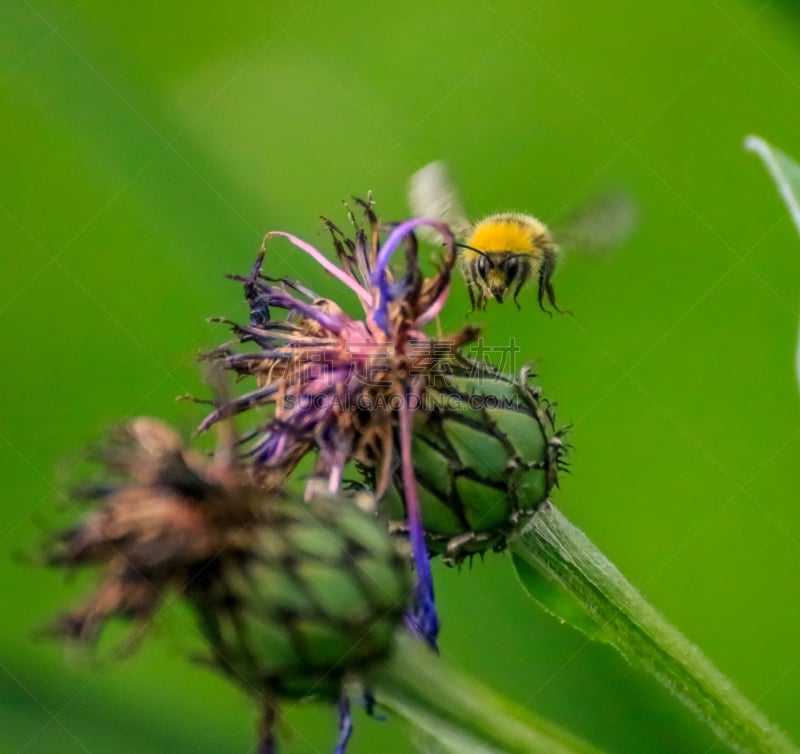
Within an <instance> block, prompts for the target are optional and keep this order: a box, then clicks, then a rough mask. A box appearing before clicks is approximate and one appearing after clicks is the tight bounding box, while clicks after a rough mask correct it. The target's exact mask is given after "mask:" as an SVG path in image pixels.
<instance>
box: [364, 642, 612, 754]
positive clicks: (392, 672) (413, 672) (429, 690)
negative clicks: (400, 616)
mask: <svg viewBox="0 0 800 754" xmlns="http://www.w3.org/2000/svg"><path fill="white" fill-rule="evenodd" d="M371 686H372V689H373V691H374V693H375V697H376V700H377V701H378V702H379V703H380V704H381V705H383V706H385V707H386V708H388V709H390V710H392V711H394V712H395V713H396V714H398V715H400V716H402V717H404V718H405V719H406V720H408V721H409V722H411V723H412V724H413V725H414V726H415V727H417V728H419V729H420V730H422V731H424V732H425V733H427V734H428V735H429V736H431V737H432V738H434V739H435V740H436V741H437V742H438V743H439V744H440V745H442V746H444V747H446V748H447V749H448V750H450V751H453V752H458V754H478V753H480V754H501V753H503V754H600V750H599V749H597V748H595V747H593V746H591V745H589V744H588V743H585V742H584V741H582V740H580V739H579V738H576V737H575V736H573V735H572V734H571V733H568V732H566V731H564V730H562V729H561V728H559V727H558V726H557V725H554V724H553V723H551V722H548V721H546V720H544V719H542V718H540V717H538V716H536V715H534V714H533V713H531V712H529V711H528V710H526V709H524V708H521V707H519V706H518V705H515V704H513V703H512V702H510V701H508V700H507V699H505V698H503V697H501V696H499V695H498V694H496V693H495V692H493V691H491V690H489V689H487V688H486V687H485V686H482V685H481V684H479V683H478V682H476V681H475V680H474V679H473V678H470V677H467V676H465V675H464V674H463V673H461V672H459V671H457V670H455V669H454V668H453V667H452V666H451V665H450V664H449V663H447V662H446V661H445V660H442V659H441V658H439V657H437V656H436V655H435V654H434V653H433V652H432V651H431V650H430V649H429V648H428V647H427V646H425V645H424V644H423V643H422V642H421V641H419V640H418V639H415V638H413V637H411V636H409V635H407V634H406V633H405V632H401V633H399V634H398V636H397V644H396V648H395V651H394V653H393V655H392V658H391V659H390V660H389V661H388V662H387V663H386V664H385V665H383V666H382V667H381V669H380V670H379V671H377V672H376V673H375V675H374V676H373V677H372V679H371Z"/></svg>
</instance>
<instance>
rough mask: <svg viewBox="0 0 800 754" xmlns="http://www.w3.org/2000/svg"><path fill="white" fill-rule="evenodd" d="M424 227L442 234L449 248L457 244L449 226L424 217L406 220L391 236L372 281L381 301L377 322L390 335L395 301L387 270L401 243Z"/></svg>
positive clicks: (385, 244)
mask: <svg viewBox="0 0 800 754" xmlns="http://www.w3.org/2000/svg"><path fill="white" fill-rule="evenodd" d="M422 225H427V226H429V227H431V228H434V229H435V230H437V231H438V232H439V233H441V235H442V237H443V238H444V239H445V242H446V243H447V244H448V246H450V245H452V244H453V243H455V239H454V238H453V234H452V233H451V231H450V228H448V227H447V225H445V224H444V223H440V222H436V220H427V219H425V218H424V217H415V218H414V219H413V220H406V221H405V222H403V223H400V225H398V226H397V227H396V228H395V229H394V230H393V231H392V232H391V233H390V234H389V237H388V238H387V239H386V241H385V242H384V244H383V246H381V249H380V251H379V252H378V258H377V259H376V260H375V269H374V270H373V271H372V278H371V279H370V282H371V283H372V285H374V286H375V287H376V288H377V289H378V294H379V301H378V302H376V305H375V314H374V317H375V322H376V323H377V325H378V327H380V328H381V329H382V330H383V331H384V332H385V333H387V334H388V333H389V303H390V302H391V301H392V300H393V295H392V291H391V290H390V285H389V282H388V280H387V279H386V270H387V268H388V266H389V260H390V259H391V257H392V255H393V254H394V253H395V251H397V248H398V246H399V244H400V241H402V240H403V239H404V238H405V237H406V236H407V235H408V234H409V233H411V232H412V231H413V230H414V228H418V227H420V226H422Z"/></svg>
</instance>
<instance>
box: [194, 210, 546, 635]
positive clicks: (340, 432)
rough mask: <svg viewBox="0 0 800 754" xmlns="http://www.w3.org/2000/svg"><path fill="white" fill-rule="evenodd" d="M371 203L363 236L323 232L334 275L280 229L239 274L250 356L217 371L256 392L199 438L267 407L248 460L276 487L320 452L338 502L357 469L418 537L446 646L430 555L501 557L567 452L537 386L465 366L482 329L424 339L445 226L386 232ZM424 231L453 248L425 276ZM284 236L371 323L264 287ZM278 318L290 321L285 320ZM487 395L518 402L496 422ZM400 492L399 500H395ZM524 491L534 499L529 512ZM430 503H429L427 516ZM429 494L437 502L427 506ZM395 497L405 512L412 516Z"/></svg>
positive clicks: (438, 281) (280, 284)
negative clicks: (277, 241)
mask: <svg viewBox="0 0 800 754" xmlns="http://www.w3.org/2000/svg"><path fill="white" fill-rule="evenodd" d="M361 205H362V207H363V208H364V212H365V218H366V227H362V226H361V225H359V224H358V223H356V222H354V233H353V235H352V237H350V236H347V235H346V234H344V233H343V232H342V231H341V230H340V229H339V228H338V227H337V226H336V225H334V224H333V223H332V222H331V221H329V220H325V222H326V225H327V227H328V229H329V231H330V233H331V236H332V239H333V246H334V249H335V252H336V256H337V259H338V265H337V264H335V263H334V262H332V261H330V260H329V259H327V258H326V257H325V256H324V255H323V254H322V253H321V252H320V251H318V250H317V249H316V248H314V247H313V246H311V245H310V244H308V243H306V242H305V241H303V240H301V239H299V238H297V237H295V236H293V235H291V234H288V233H283V232H272V233H268V234H267V236H266V237H265V239H264V243H263V244H262V248H261V251H260V253H259V255H258V258H257V260H256V263H255V265H254V267H253V269H252V271H251V273H250V274H249V275H248V276H246V277H238V276H237V277H234V279H236V280H238V281H240V282H242V283H243V284H244V292H245V298H246V300H247V302H248V304H249V307H250V322H249V324H247V325H239V324H236V323H229V324H231V325H232V327H233V329H234V332H235V333H236V334H237V335H238V338H239V343H245V344H251V347H249V348H248V349H242V348H241V346H240V345H239V344H236V343H228V344H226V345H224V346H223V347H221V348H219V349H217V350H215V351H214V352H212V353H211V354H209V358H212V359H214V360H217V361H219V362H221V363H222V364H224V366H225V367H227V368H229V369H232V370H234V371H235V372H237V373H238V374H239V375H251V376H254V377H255V378H256V384H257V387H256V389H255V390H252V391H250V392H248V393H246V394H244V395H242V396H240V397H239V398H236V399H234V400H232V401H229V402H227V403H225V404H224V405H222V406H220V407H219V408H218V409H217V411H215V412H213V413H212V414H211V415H209V416H208V417H207V418H206V420H205V421H204V422H203V424H202V425H201V429H205V428H208V427H209V426H211V425H213V424H214V423H215V422H216V421H217V420H218V418H219V417H220V416H224V415H229V414H231V413H239V412H242V411H246V410H249V409H253V408H259V409H262V410H264V413H262V414H261V415H262V416H264V418H263V419H262V420H261V421H260V423H258V424H257V425H256V427H255V428H254V429H253V430H252V431H251V432H250V433H249V434H248V436H247V441H246V443H244V445H243V447H242V454H243V456H244V457H245V458H247V459H249V461H250V462H251V463H252V464H253V466H254V468H256V469H258V472H257V473H258V474H260V475H261V478H263V479H264V480H265V481H266V483H269V481H270V480H271V479H273V478H274V476H275V475H285V474H287V473H288V472H290V471H291V470H292V469H293V468H294V467H295V466H296V464H297V463H298V461H299V460H300V459H301V458H302V457H303V456H304V455H305V454H306V453H309V452H314V453H315V454H316V459H317V460H316V464H317V465H316V473H315V476H316V477H323V478H325V479H326V480H327V483H328V486H329V489H330V490H331V491H335V490H338V489H340V488H341V487H342V484H343V482H344V481H345V479H344V475H345V469H346V468H347V466H348V464H350V463H353V462H354V463H355V464H356V465H357V467H358V469H359V471H360V472H361V473H362V474H363V475H364V477H365V478H366V481H367V483H368V486H369V487H370V488H371V489H373V490H374V492H375V494H376V496H377V497H378V498H380V499H382V500H383V501H384V502H383V503H382V505H381V510H384V511H387V512H388V514H389V515H388V517H389V518H390V519H391V521H392V528H393V530H394V531H396V532H403V533H404V534H406V535H407V537H408V540H409V542H410V545H411V550H412V555H413V559H414V564H415V568H416V571H417V581H418V585H417V602H416V606H415V609H414V611H413V613H412V615H411V616H409V625H410V627H411V628H412V630H415V631H417V632H419V633H421V634H423V635H424V636H425V637H426V638H427V639H428V641H429V642H430V643H431V644H433V645H435V642H436V635H437V631H438V621H437V618H436V612H435V609H434V605H433V584H432V580H431V572H430V564H429V552H433V553H439V552H441V553H446V554H448V557H449V558H450V559H451V560H453V561H457V560H459V559H460V558H462V557H464V555H466V554H471V553H474V552H479V551H483V550H484V549H487V548H489V547H494V548H497V547H500V546H501V545H502V542H501V537H502V535H501V534H500V533H498V526H497V522H498V520H502V521H503V526H506V525H510V523H509V522H511V523H513V519H514V514H515V513H516V512H517V510H518V509H519V508H520V507H521V506H522V507H525V508H526V509H528V510H533V509H534V508H535V506H536V505H538V504H539V503H540V502H541V501H542V500H544V499H545V498H546V495H547V492H548V491H549V489H550V487H551V486H552V484H553V483H554V482H555V472H556V468H557V465H558V451H559V449H560V448H561V447H562V445H561V443H560V440H559V439H558V437H557V434H556V433H555V431H554V430H553V427H552V416H551V415H550V414H548V413H547V412H546V411H544V410H543V408H541V406H540V401H539V397H538V393H536V392H535V391H534V390H532V389H530V388H529V387H528V385H527V374H525V375H523V378H522V379H521V380H513V379H511V378H505V377H503V376H502V375H501V374H500V373H499V372H497V370H494V369H493V368H492V367H490V366H488V365H487V364H483V363H479V362H474V361H470V360H469V359H467V358H465V356H464V355H463V353H462V350H463V347H464V346H465V344H467V343H469V342H470V341H472V340H474V339H475V338H476V337H477V334H478V331H477V329H476V328H474V327H466V328H463V329H462V330H460V331H459V332H457V333H455V334H453V335H450V336H448V337H441V336H439V337H433V336H430V335H428V334H426V332H425V331H424V328H425V326H426V325H427V324H428V323H430V322H432V321H433V320H435V319H436V318H437V316H438V315H439V313H440V312H441V310H442V308H443V306H444V304H445V301H446V299H447V296H448V293H449V290H450V279H451V274H452V272H453V269H454V265H455V262H456V246H455V241H454V238H453V235H452V233H451V232H450V230H449V228H447V226H445V225H442V224H441V223H438V222H435V221H431V220H426V219H412V220H408V221H406V222H403V223H400V224H398V225H396V226H394V227H392V228H391V229H387V231H386V232H382V229H381V226H380V224H379V222H378V219H377V217H376V216H375V214H374V212H373V210H372V206H371V203H370V202H361ZM420 228H425V229H428V228H433V230H435V231H436V232H438V234H439V235H440V236H441V239H442V245H443V253H442V255H441V259H440V260H439V266H438V269H437V271H436V272H435V273H434V274H433V275H431V276H430V277H427V278H426V277H425V276H424V275H423V273H422V271H421V268H420V265H419V262H418V246H417V240H416V237H415V230H417V229H420ZM277 236H282V237H285V238H287V239H288V240H289V241H290V242H291V243H292V244H293V245H294V246H295V247H296V248H298V249H299V250H301V251H303V252H305V253H306V254H308V255H309V256H311V257H312V258H313V259H314V260H315V261H317V262H318V263H319V264H320V265H322V266H323V268H324V269H325V270H327V271H328V272H329V273H330V274H331V275H333V276H334V277H335V278H337V279H338V280H339V281H340V282H341V283H343V284H344V285H345V286H346V287H347V288H349V289H350V291H351V292H352V293H353V294H355V296H356V297H357V298H358V300H359V301H360V303H361V305H362V308H363V317H358V318H353V317H351V316H349V315H348V314H346V313H345V311H344V310H343V308H342V307H341V306H339V305H338V304H337V303H336V302H334V301H333V300H331V299H330V298H321V297H319V296H317V294H315V293H314V292H313V291H311V290H309V289H308V288H307V287H305V286H304V285H303V284H302V283H300V282H297V281H290V280H286V279H275V278H270V277H268V276H266V275H265V274H264V273H263V266H264V264H265V261H266V255H267V251H268V244H269V243H270V242H271V240H272V239H274V238H275V237H277ZM399 250H402V251H403V252H404V264H403V265H401V266H400V269H399V271H398V270H395V269H394V268H392V267H390V264H389V262H390V259H391V258H392V257H393V255H394V254H395V253H396V252H397V251H399ZM276 309H280V310H283V311H284V312H285V314H284V316H283V317H281V318H273V313H274V311H275V310H276ZM486 390H488V391H489V393H492V391H494V393H497V391H498V390H499V391H500V392H501V393H502V398H499V397H498V396H497V395H491V396H489V397H490V398H492V399H494V398H497V399H498V400H501V399H502V400H503V401H506V402H509V405H508V406H507V407H506V409H505V410H504V409H503V408H502V407H501V406H500V405H499V404H498V405H497V406H495V408H496V409H497V411H496V412H495V413H491V410H490V412H489V413H487V411H486V406H487V405H488V403H490V402H491V401H486V400H481V394H482V391H486ZM484 397H486V396H484ZM454 400H455V405H454V404H453V401H454ZM463 401H466V403H464V402H463ZM487 433H488V434H487ZM482 444H483V445H484V446H485V447H486V448H487V449H488V459H489V461H490V463H491V464H492V468H491V469H489V470H488V472H487V473H486V474H484V481H486V484H485V485H483V487H482V486H481V484H480V482H481V479H482V477H481V474H482V473H484V472H486V471H487V470H486V468H485V467H486V459H485V458H483V449H482V447H481V446H482ZM433 452H435V453H438V454H439V455H438V458H437V459H436V460H435V464H436V466H437V467H436V468H431V467H429V466H428V465H427V464H426V463H425V462H424V461H423V458H428V459H429V460H430V459H431V458H432V453H433ZM471 482H474V483H475V484H472V486H470V483H471ZM393 488H394V489H396V490H398V491H399V497H398V496H397V495H395V496H394V498H392V492H391V490H392V489H393ZM484 488H486V489H491V490H492V493H493V495H492V499H491V501H490V504H489V505H490V507H491V508H495V506H496V504H497V502H498V498H503V497H504V496H505V498H506V499H505V500H503V501H502V505H501V510H500V511H499V512H498V511H496V510H492V511H491V512H490V513H487V512H486V511H484V512H483V513H481V512H480V511H479V509H480V507H481V505H482V499H483V498H482V496H483V493H484V492H485V489H484ZM523 492H525V493H526V494H527V497H526V498H525V500H524V501H523V502H522V503H520V499H521V495H522V493H523ZM421 494H422V495H423V496H424V497H425V498H426V502H425V504H424V505H422V506H421V504H420V495H421ZM534 495H535V499H534V497H533V496H534ZM431 496H433V498H435V500H434V501H429V500H427V498H430V497H431ZM509 496H510V497H509ZM392 499H394V500H399V502H400V508H401V509H402V513H398V511H397V510H396V508H394V507H393V506H392V503H391V501H392ZM386 501H388V502H386ZM465 501H466V503H465ZM467 509H471V511H472V512H470V511H469V510H467ZM476 511H477V512H476ZM500 528H502V527H500Z"/></svg>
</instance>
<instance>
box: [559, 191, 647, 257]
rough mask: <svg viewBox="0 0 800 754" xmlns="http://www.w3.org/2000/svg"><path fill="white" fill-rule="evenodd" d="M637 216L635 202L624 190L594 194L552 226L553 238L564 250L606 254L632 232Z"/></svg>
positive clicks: (597, 254) (619, 244) (599, 254)
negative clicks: (561, 221) (564, 218)
mask: <svg viewBox="0 0 800 754" xmlns="http://www.w3.org/2000/svg"><path fill="white" fill-rule="evenodd" d="M637 217H638V210H637V207H636V202H635V201H634V200H633V197H632V196H631V195H630V194H628V193H627V192H625V191H610V192H608V193H605V194H601V195H600V196H597V197H595V199H593V200H592V201H590V202H589V203H588V204H585V205H584V206H583V207H581V208H579V209H578V210H576V211H575V212H573V213H572V214H571V215H570V216H569V217H568V218H567V219H566V221H564V222H563V223H561V224H559V225H558V226H557V227H556V228H554V229H553V240H554V241H555V242H556V243H557V244H558V245H559V246H560V247H561V248H562V249H566V250H567V251H573V250H575V251H579V252H583V253H586V254H591V255H593V256H605V255H607V254H608V253H610V252H612V251H614V250H615V249H616V248H617V247H619V246H621V245H622V244H623V243H625V241H626V240H627V239H628V238H629V237H630V236H631V234H632V233H633V229H634V227H635V226H636V220H637Z"/></svg>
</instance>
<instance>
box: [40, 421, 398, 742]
mask: <svg viewBox="0 0 800 754" xmlns="http://www.w3.org/2000/svg"><path fill="white" fill-rule="evenodd" d="M104 461H105V469H106V473H105V475H104V477H103V478H102V479H101V480H100V481H99V482H97V483H94V484H92V485H90V486H88V487H87V488H86V489H84V490H83V497H84V498H89V499H92V500H93V501H94V506H93V508H92V509H91V510H90V512H89V513H88V515H86V516H85V517H84V518H83V520H82V521H81V522H80V523H79V524H78V525H77V526H74V527H72V528H70V529H69V530H67V531H65V532H64V533H63V534H62V535H61V536H60V537H59V538H58V539H57V541H56V542H55V543H54V545H53V547H52V550H51V554H50V561H51V563H52V564H53V565H58V566H64V567H69V568H74V567H78V566H87V565H93V566H96V567H99V568H101V569H102V576H101V579H100V583H99V584H98V586H97V587H96V588H95V589H94V591H93V592H92V594H91V595H90V596H89V598H88V600H87V601H86V602H85V603H84V604H83V605H81V606H79V607H78V608H76V609H74V610H72V611H71V612H69V613H67V614H66V615H64V616H63V617H62V618H61V619H60V620H59V621H58V623H57V624H56V626H55V630H56V632H57V633H59V634H61V635H63V636H66V637H68V638H71V639H75V640H79V641H81V642H84V643H92V642H94V641H95V640H96V639H97V638H98V636H99V634H100V632H101V630H102V629H103V627H104V626H105V624H107V623H108V622H109V621H110V620H112V619H114V618H122V619H125V620H128V621H133V622H135V623H140V624H141V623H147V622H149V621H150V619H151V618H152V617H153V616H154V614H155V613H156V611H157V609H158V607H159V606H160V605H162V604H163V603H164V602H165V601H167V600H171V599H175V598H178V597H180V598H181V599H185V600H187V601H188V602H189V604H190V605H191V607H192V608H193V610H194V612H195V614H196V617H197V628H198V630H199V632H200V633H201V635H202V636H203V638H204V639H205V641H206V643H207V645H208V646H209V648H210V650H211V652H210V656H209V658H208V660H209V662H210V663H211V664H213V665H214V666H216V667H217V668H218V669H219V670H221V671H222V672H223V673H225V674H226V675H227V676H228V677H229V678H231V679H232V680H233V681H234V682H235V683H237V684H238V685H240V686H241V687H242V688H244V689H245V691H247V692H248V693H250V694H251V695H253V696H254V697H255V698H256V699H257V701H258V702H259V703H260V704H261V705H262V707H263V710H264V719H263V729H262V735H261V748H260V751H262V752H271V751H273V750H274V729H275V726H276V724H277V720H278V718H277V711H278V702H279V700H281V699H287V698H288V699H302V698H305V697H312V696H313V697H315V698H318V699H322V700H328V701H336V702H338V705H339V711H340V724H341V725H340V742H339V746H338V747H337V751H343V749H344V745H345V744H346V741H347V738H348V737H349V734H350V715H349V708H348V702H347V697H346V696H345V695H344V693H343V690H342V686H343V683H344V682H345V680H349V679H351V678H353V677H358V675H359V674H360V673H362V672H363V671H365V670H368V669H369V668H370V667H372V666H373V665H375V664H376V663H379V662H380V661H382V660H383V659H385V658H386V657H387V656H388V655H389V653H390V652H391V649H392V643H393V637H394V635H395V633H396V630H397V629H398V626H400V625H402V622H403V619H404V616H405V613H406V610H407V607H408V604H409V600H410V597H411V595H412V589H411V579H410V574H409V571H408V565H407V563H406V562H405V560H404V558H402V557H401V556H400V555H398V554H397V551H396V548H395V546H394V542H393V541H392V539H391V537H390V536H389V534H388V532H387V531H386V529H385V527H384V526H383V525H381V524H380V523H379V522H377V521H376V520H375V518H374V516H371V515H369V514H367V513H365V512H364V511H363V510H362V509H361V508H360V507H359V506H358V505H356V503H355V501H354V500H353V499H352V496H351V497H350V498H346V497H344V496H342V495H339V496H337V497H336V498H335V499H333V498H331V497H330V496H329V495H328V494H327V492H326V491H325V492H324V493H323V492H315V493H314V494H311V495H309V498H308V500H305V501H304V500H302V499H299V498H293V497H291V496H289V495H287V494H284V493H283V492H282V491H281V490H280V489H278V488H267V487H265V486H263V485H262V484H254V483H253V480H252V478H251V477H250V474H249V472H248V471H246V470H245V469H243V468H241V466H240V465H239V464H238V463H237V462H236V461H235V460H234V458H233V454H232V453H231V452H230V448H228V449H224V448H223V449H222V450H221V451H218V452H217V454H216V455H215V456H214V458H212V459H209V458H208V457H206V456H204V455H202V454H199V453H195V452H192V451H190V450H187V449H186V448H185V447H184V445H183V442H182V440H181V438H180V436H179V435H178V434H177V433H176V432H174V431H173V430H171V429H170V428H169V427H167V426H166V425H164V424H162V423H161V422H159V421H156V420H154V419H144V418H143V419H137V420H134V421H132V422H130V423H129V424H128V425H127V427H126V428H125V429H124V430H123V431H122V432H121V433H120V434H119V435H118V436H117V437H116V438H115V441H114V442H112V443H111V444H110V446H109V447H108V448H107V449H106V451H105V457H104ZM367 502H369V501H367ZM362 504H364V501H362Z"/></svg>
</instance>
